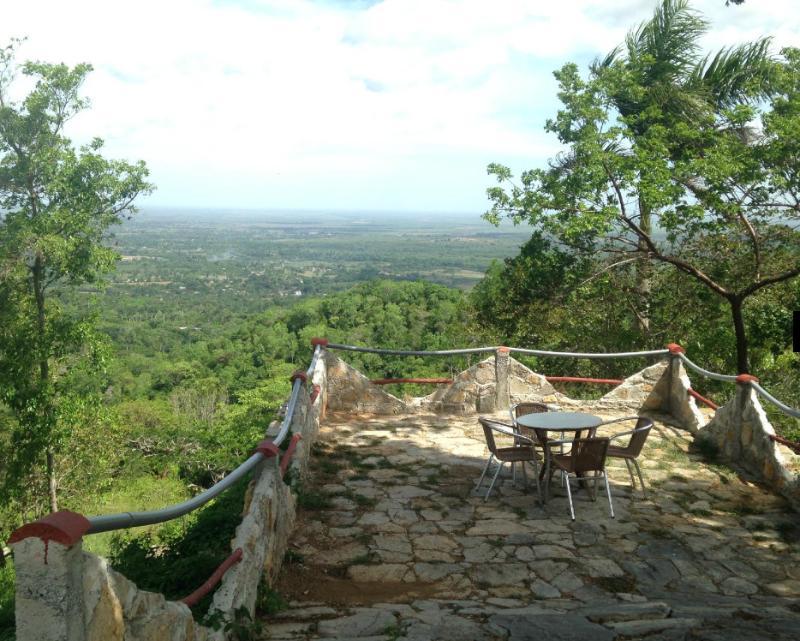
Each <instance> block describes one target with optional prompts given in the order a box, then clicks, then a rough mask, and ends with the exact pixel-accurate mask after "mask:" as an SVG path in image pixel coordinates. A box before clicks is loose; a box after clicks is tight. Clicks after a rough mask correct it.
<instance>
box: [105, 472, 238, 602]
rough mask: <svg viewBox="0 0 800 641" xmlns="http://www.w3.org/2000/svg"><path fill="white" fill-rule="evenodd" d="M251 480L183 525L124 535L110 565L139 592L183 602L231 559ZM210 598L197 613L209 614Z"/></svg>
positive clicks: (115, 541)
mask: <svg viewBox="0 0 800 641" xmlns="http://www.w3.org/2000/svg"><path fill="white" fill-rule="evenodd" d="M248 483H249V477H247V478H244V479H242V480H241V481H239V482H238V483H237V484H236V485H234V486H233V487H232V488H230V489H229V490H228V491H227V492H224V493H223V494H222V495H220V496H219V497H217V498H216V499H213V500H212V501H211V502H210V503H208V504H206V505H205V506H203V507H202V508H201V509H199V510H197V511H195V512H192V513H191V514H189V515H187V516H185V517H182V518H181V519H179V520H175V521H169V522H167V523H164V524H163V525H161V526H159V527H158V528H156V529H151V530H148V531H146V532H144V533H139V534H131V533H129V532H123V533H121V534H119V535H117V536H116V537H115V538H114V539H113V540H112V544H111V554H110V558H111V562H112V565H113V566H114V568H115V569H116V570H118V571H119V572H122V574H124V575H125V576H126V577H128V578H129V579H130V580H131V581H133V582H134V583H136V584H137V585H138V586H139V587H140V588H142V589H145V590H152V591H155V592H162V593H164V594H165V595H166V596H167V598H168V599H181V598H183V597H185V596H187V595H188V594H190V593H192V592H193V591H194V590H196V589H197V588H198V587H199V586H200V585H202V584H203V583H204V582H205V581H206V580H207V579H208V577H209V576H211V574H212V573H213V572H214V570H216V569H217V567H218V566H219V565H220V563H222V561H224V560H225V559H226V558H227V557H228V556H229V554H230V549H229V541H230V540H231V539H232V538H233V535H234V533H235V531H236V527H237V526H238V525H239V523H240V522H241V512H242V506H243V503H244V495H245V491H246V490H247V485H248ZM210 598H211V597H210V595H209V596H208V597H206V598H205V599H203V600H202V601H201V602H200V603H199V604H198V605H197V606H195V612H203V611H205V610H206V609H207V608H208V604H209V603H210Z"/></svg>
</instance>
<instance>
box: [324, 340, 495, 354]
mask: <svg viewBox="0 0 800 641" xmlns="http://www.w3.org/2000/svg"><path fill="white" fill-rule="evenodd" d="M327 347H328V348H329V349H339V350H342V351H345V352H366V353H367V354H384V355H386V356H456V355H458V354H482V353H487V352H494V351H496V350H497V348H496V347H469V348H467V349H442V350H435V351H427V352H426V351H416V350H407V349H382V348H378V347H359V346H357V345H342V344H340V343H328V345H327Z"/></svg>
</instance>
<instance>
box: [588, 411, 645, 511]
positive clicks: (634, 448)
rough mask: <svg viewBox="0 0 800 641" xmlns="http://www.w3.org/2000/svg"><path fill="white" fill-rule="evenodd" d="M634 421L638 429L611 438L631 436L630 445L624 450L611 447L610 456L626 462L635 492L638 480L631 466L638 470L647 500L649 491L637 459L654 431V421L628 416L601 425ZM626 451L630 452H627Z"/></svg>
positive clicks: (642, 417) (643, 494)
mask: <svg viewBox="0 0 800 641" xmlns="http://www.w3.org/2000/svg"><path fill="white" fill-rule="evenodd" d="M634 419H636V427H635V428H634V429H632V430H628V431H627V432H620V433H619V434H614V435H613V436H611V437H609V440H611V441H614V440H616V439H618V438H623V437H625V436H630V437H631V438H630V440H629V441H628V445H627V446H626V447H624V448H616V447H610V448H609V452H608V456H609V457H611V458H621V459H622V460H623V461H625V467H627V468H628V474H629V475H630V477H631V488H632V489H633V490H635V489H636V480H635V479H634V477H633V469H632V468H631V464H633V467H635V468H636V474H637V476H638V477H639V484H640V485H641V488H642V496H643V497H644V498H645V499H646V498H647V490H645V487H644V477H643V476H642V468H640V467H639V462H638V461H637V460H636V459H637V458H638V457H639V454H640V453H641V451H642V448H643V447H644V443H645V441H646V440H647V436H648V435H649V433H650V430H651V429H653V420H652V419H650V418H647V417H645V416H626V417H624V418H617V419H613V420H610V421H605V422H604V423H601V425H610V424H611V423H620V422H622V421H630V420H634ZM642 433H644V435H643V436H642V437H638V436H637V435H638V434H642ZM626 450H628V451H627V452H626Z"/></svg>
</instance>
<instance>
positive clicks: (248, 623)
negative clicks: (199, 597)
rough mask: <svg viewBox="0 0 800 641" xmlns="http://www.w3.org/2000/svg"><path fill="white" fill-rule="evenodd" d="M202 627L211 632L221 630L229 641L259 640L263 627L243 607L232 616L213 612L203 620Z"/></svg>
mask: <svg viewBox="0 0 800 641" xmlns="http://www.w3.org/2000/svg"><path fill="white" fill-rule="evenodd" d="M203 625H206V626H208V627H210V628H212V629H213V630H223V631H224V632H226V633H227V634H226V638H228V639H231V641H257V640H258V639H260V638H261V633H262V632H263V625H262V624H261V622H260V621H259V620H258V619H253V617H252V616H250V612H249V611H248V610H247V608H246V607H245V606H243V605H242V606H240V607H238V608H237V609H236V610H234V612H233V616H226V615H225V614H223V613H222V612H219V611H215V612H212V613H210V614H209V615H207V616H206V617H204V618H203Z"/></svg>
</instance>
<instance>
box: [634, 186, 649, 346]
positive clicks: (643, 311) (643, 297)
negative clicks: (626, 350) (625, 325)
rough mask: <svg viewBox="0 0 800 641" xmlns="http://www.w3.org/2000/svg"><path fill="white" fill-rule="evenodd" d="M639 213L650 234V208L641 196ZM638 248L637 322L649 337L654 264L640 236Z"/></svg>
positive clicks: (644, 229)
mask: <svg viewBox="0 0 800 641" xmlns="http://www.w3.org/2000/svg"><path fill="white" fill-rule="evenodd" d="M639 215H640V219H639V227H640V228H641V229H642V231H643V232H645V233H646V234H647V235H648V236H650V234H651V233H652V231H653V230H652V227H653V226H652V224H651V221H650V209H649V208H648V206H647V205H646V204H645V202H644V201H643V200H642V199H641V197H640V198H639ZM638 250H639V253H640V255H641V258H640V259H639V260H638V261H636V307H637V308H638V309H637V311H636V324H637V326H638V328H639V332H640V333H641V334H642V336H644V337H645V338H647V337H648V336H649V334H650V296H651V294H652V280H651V275H652V271H653V266H652V265H651V264H650V259H649V257H648V256H647V252H648V250H647V243H645V242H644V239H642V238H639V241H638Z"/></svg>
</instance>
